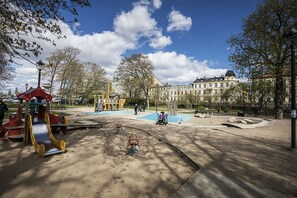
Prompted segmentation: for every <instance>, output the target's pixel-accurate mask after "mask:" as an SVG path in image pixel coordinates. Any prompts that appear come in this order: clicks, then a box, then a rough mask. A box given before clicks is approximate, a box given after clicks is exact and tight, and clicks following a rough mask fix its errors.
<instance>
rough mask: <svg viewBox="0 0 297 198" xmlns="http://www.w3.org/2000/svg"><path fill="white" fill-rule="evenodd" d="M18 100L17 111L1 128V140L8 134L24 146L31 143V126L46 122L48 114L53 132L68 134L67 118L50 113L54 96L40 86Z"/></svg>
mask: <svg viewBox="0 0 297 198" xmlns="http://www.w3.org/2000/svg"><path fill="white" fill-rule="evenodd" d="M17 99H18V100H19V104H18V109H17V111H16V112H15V113H12V114H10V115H9V121H8V122H7V123H5V124H3V125H2V126H0V140H3V139H4V137H5V135H6V134H7V138H8V139H10V140H16V139H18V140H20V139H23V142H24V144H28V143H30V126H31V125H32V124H34V122H38V121H44V120H45V116H46V114H47V115H48V117H49V124H50V128H51V131H60V132H62V133H64V134H66V131H67V124H68V121H67V119H66V117H65V116H64V115H61V116H60V115H57V114H51V113H50V112H49V111H50V103H51V101H52V96H51V95H49V94H47V93H46V92H45V91H43V90H42V89H41V87H40V86H38V87H37V88H31V89H29V90H28V91H26V92H24V93H20V94H18V95H17ZM29 122H31V123H29Z"/></svg>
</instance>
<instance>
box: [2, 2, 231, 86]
mask: <svg viewBox="0 0 297 198" xmlns="http://www.w3.org/2000/svg"><path fill="white" fill-rule="evenodd" d="M145 2H146V1H143V4H138V5H135V6H134V8H133V9H132V10H130V11H128V12H122V13H120V14H119V15H117V16H115V19H114V24H113V25H114V31H104V32H100V33H93V34H84V35H79V34H76V33H75V32H74V31H73V30H71V27H70V26H69V25H67V24H65V23H63V22H61V21H59V22H58V23H59V26H60V27H61V30H62V32H63V34H64V35H65V36H66V37H67V39H59V40H58V39H57V38H56V37H55V36H53V35H51V34H50V33H46V36H47V37H49V38H51V39H53V40H55V43H56V44H57V47H54V46H53V45H52V44H51V43H49V42H46V41H38V43H40V44H41V45H42V47H43V49H44V51H43V52H42V54H41V55H40V56H39V57H38V58H32V59H31V60H32V62H36V61H38V60H39V59H41V60H43V61H45V58H46V57H48V56H49V55H50V53H52V52H54V51H55V50H56V49H58V48H59V49H62V48H64V47H68V46H72V47H76V48H79V49H80V50H81V54H80V55H79V57H78V58H79V59H81V60H82V61H90V62H95V63H97V64H99V65H101V66H102V67H104V68H105V70H106V71H107V73H108V75H110V76H112V75H113V72H114V71H115V68H116V66H117V65H118V64H119V62H120V60H121V58H122V56H123V55H125V52H126V51H127V50H135V49H137V48H138V47H139V42H140V39H141V40H142V41H143V40H146V42H149V45H150V46H151V47H152V48H155V49H162V48H164V47H166V46H168V45H170V44H172V40H171V38H170V37H169V36H164V35H163V34H162V31H161V29H160V28H158V27H157V22H156V20H155V19H154V18H152V16H151V14H152V11H151V10H149V6H148V5H145ZM158 2H159V3H161V1H154V2H153V3H154V5H155V6H156V5H160V6H161V4H158ZM175 12H177V11H175ZM173 18H174V17H173ZM173 21H174V20H173ZM76 27H78V24H77V25H76ZM72 28H73V27H72ZM173 29H174V30H176V29H177V26H174V28H173ZM30 40H32V41H33V40H34V39H33V38H31V39H30ZM148 56H149V58H150V59H151V61H152V62H153V65H154V66H155V68H156V69H155V74H156V75H157V77H158V78H159V79H160V80H161V81H162V82H168V83H170V84H189V83H192V82H193V81H194V80H195V79H196V77H203V76H207V77H213V76H220V75H222V74H225V72H226V70H224V69H211V68H209V66H210V65H211V62H209V61H198V60H196V59H194V58H191V57H187V56H186V55H184V54H178V53H176V52H164V51H159V52H156V53H150V54H148ZM18 63H19V64H20V66H16V78H15V80H14V81H13V82H12V83H11V84H10V85H9V86H8V87H7V88H8V89H9V88H11V89H12V90H14V88H15V87H18V88H19V90H25V84H26V83H28V84H29V86H33V87H35V86H36V84H37V78H38V73H37V69H36V67H35V65H33V64H31V63H29V62H26V61H24V60H20V61H18ZM42 83H45V79H44V78H42V79H41V84H42Z"/></svg>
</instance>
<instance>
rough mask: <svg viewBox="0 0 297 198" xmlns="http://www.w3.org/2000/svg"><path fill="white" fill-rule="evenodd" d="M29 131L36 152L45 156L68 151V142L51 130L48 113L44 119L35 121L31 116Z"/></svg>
mask: <svg viewBox="0 0 297 198" xmlns="http://www.w3.org/2000/svg"><path fill="white" fill-rule="evenodd" d="M29 132H30V137H31V142H32V145H33V146H34V148H35V150H36V152H37V153H38V154H39V155H40V156H42V157H44V156H49V155H54V154H58V153H64V152H65V151H66V143H65V141H63V140H61V141H58V140H56V139H55V137H54V136H53V134H52V132H51V127H50V119H49V115H48V113H46V114H45V117H44V120H41V121H37V122H33V123H32V118H31V116H30V117H29Z"/></svg>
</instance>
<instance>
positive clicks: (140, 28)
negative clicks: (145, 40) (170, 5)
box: [114, 5, 157, 42]
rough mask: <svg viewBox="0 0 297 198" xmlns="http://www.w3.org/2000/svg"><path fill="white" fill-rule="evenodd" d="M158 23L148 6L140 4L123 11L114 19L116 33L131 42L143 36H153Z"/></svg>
mask: <svg viewBox="0 0 297 198" xmlns="http://www.w3.org/2000/svg"><path fill="white" fill-rule="evenodd" d="M156 25H157V22H156V21H155V19H153V18H152V17H151V13H150V12H149V10H148V8H147V7H146V6H140V5H138V6H136V7H134V8H133V9H132V10H131V11H130V12H126V13H125V12H122V13H121V14H120V15H118V16H117V17H116V18H115V20H114V30H115V33H116V34H118V35H120V36H122V37H123V38H125V39H127V40H129V41H131V42H137V40H138V39H139V38H140V37H142V36H146V37H149V36H152V35H153V34H154V32H155V31H156V29H157V28H156Z"/></svg>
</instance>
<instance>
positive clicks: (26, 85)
mask: <svg viewBox="0 0 297 198" xmlns="http://www.w3.org/2000/svg"><path fill="white" fill-rule="evenodd" d="M25 87H26V91H27V90H28V87H29V85H28V83H26V84H25Z"/></svg>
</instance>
